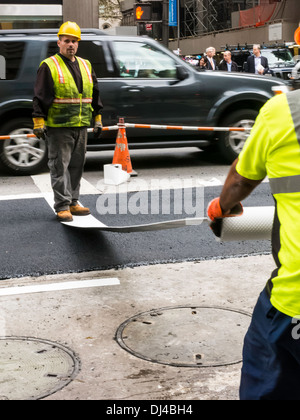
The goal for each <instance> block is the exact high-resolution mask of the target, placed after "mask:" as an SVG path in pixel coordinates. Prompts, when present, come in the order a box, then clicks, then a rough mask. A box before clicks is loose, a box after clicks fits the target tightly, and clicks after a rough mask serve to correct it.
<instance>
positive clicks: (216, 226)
mask: <svg viewBox="0 0 300 420" xmlns="http://www.w3.org/2000/svg"><path fill="white" fill-rule="evenodd" d="M243 212H244V209H243V206H242V204H241V203H239V204H237V205H236V206H234V208H233V209H231V210H230V212H228V213H226V214H224V213H223V210H222V208H221V206H220V198H219V197H218V198H215V199H214V200H212V201H211V202H210V203H209V205H208V207H207V215H208V217H209V218H210V220H211V221H212V222H211V224H210V228H211V230H212V231H213V232H214V234H215V235H216V236H217V237H218V238H220V237H221V234H222V219H224V218H225V217H236V216H241V215H242V214H243Z"/></svg>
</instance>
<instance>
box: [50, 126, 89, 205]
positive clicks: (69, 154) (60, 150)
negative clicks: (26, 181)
mask: <svg viewBox="0 0 300 420" xmlns="http://www.w3.org/2000/svg"><path fill="white" fill-rule="evenodd" d="M46 140H47V142H48V158H49V162H48V166H49V169H50V176H51V185H52V189H53V192H54V209H55V211H56V212H57V213H58V212H59V211H63V210H69V206H70V205H72V204H76V203H77V201H78V199H79V190H80V181H81V177H82V173H83V167H84V163H85V155H86V144H87V127H71V128H56V127H55V128H54V127H48V128H47V137H46Z"/></svg>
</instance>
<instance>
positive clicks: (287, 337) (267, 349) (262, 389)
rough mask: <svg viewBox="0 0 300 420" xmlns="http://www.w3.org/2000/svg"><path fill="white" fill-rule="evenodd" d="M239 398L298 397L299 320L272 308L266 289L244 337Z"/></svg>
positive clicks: (299, 392) (284, 398)
mask: <svg viewBox="0 0 300 420" xmlns="http://www.w3.org/2000/svg"><path fill="white" fill-rule="evenodd" d="M299 315H300V314H299ZM240 399H241V400H294V401H295V400H297V401H298V400H300V320H297V319H293V318H291V317H289V316H287V315H284V314H283V313H281V312H279V311H278V310H277V309H276V308H274V307H273V306H272V304H271V302H270V298H269V296H268V294H267V292H266V291H265V290H264V291H263V292H262V293H261V295H260V297H259V299H258V302H257V304H256V307H255V309H254V312H253V317H252V322H251V325H250V327H249V330H248V332H247V334H246V337H245V342H244V349H243V367H242V376H241V385H240Z"/></svg>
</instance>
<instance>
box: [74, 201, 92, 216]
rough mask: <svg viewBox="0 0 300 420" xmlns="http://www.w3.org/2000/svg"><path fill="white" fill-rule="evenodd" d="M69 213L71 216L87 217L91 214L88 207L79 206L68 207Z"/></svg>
mask: <svg viewBox="0 0 300 420" xmlns="http://www.w3.org/2000/svg"><path fill="white" fill-rule="evenodd" d="M70 212H71V214H73V216H87V215H89V214H91V212H90V209H89V208H88V207H81V206H80V205H79V204H75V205H73V206H70Z"/></svg>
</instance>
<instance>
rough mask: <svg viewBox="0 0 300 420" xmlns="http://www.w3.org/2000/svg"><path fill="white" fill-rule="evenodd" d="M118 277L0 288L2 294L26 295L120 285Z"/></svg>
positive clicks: (0, 294)
mask: <svg viewBox="0 0 300 420" xmlns="http://www.w3.org/2000/svg"><path fill="white" fill-rule="evenodd" d="M118 285H120V280H119V279H118V278H114V277H112V278H105V279H93V280H82V281H70V282H63V283H50V284H38V285H33V286H17V287H7V288H0V296H14V295H25V294H33V293H42V292H57V291H61V290H75V289H89V288H94V287H104V286H118Z"/></svg>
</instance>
